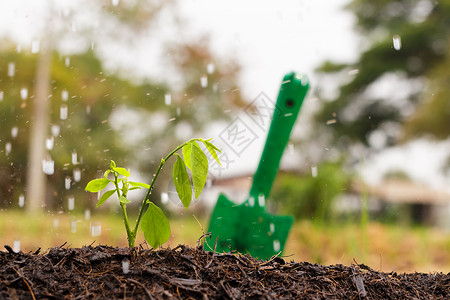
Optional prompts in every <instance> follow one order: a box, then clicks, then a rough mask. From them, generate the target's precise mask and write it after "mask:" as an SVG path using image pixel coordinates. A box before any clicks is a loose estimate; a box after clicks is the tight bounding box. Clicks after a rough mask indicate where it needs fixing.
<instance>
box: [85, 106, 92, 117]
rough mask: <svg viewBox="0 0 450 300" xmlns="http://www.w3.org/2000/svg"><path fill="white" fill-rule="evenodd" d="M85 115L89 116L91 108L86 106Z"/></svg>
mask: <svg viewBox="0 0 450 300" xmlns="http://www.w3.org/2000/svg"><path fill="white" fill-rule="evenodd" d="M86 113H87V114H88V115H89V114H90V113H91V106H90V105H88V106H86Z"/></svg>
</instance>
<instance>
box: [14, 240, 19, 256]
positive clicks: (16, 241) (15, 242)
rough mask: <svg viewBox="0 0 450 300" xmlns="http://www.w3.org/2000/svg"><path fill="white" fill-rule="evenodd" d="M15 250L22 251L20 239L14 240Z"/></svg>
mask: <svg viewBox="0 0 450 300" xmlns="http://www.w3.org/2000/svg"><path fill="white" fill-rule="evenodd" d="M13 251H14V252H16V253H19V252H20V240H14V243H13Z"/></svg>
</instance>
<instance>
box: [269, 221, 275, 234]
mask: <svg viewBox="0 0 450 300" xmlns="http://www.w3.org/2000/svg"><path fill="white" fill-rule="evenodd" d="M269 227H270V233H275V224H273V223H270V225H269Z"/></svg>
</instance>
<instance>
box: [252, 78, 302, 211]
mask: <svg viewBox="0 0 450 300" xmlns="http://www.w3.org/2000/svg"><path fill="white" fill-rule="evenodd" d="M308 89H309V81H308V78H307V77H306V76H305V75H300V74H297V73H294V72H291V73H288V74H286V75H285V76H284V78H283V81H282V83H281V87H280V92H279V94H278V98H277V103H276V106H275V109H274V113H273V118H272V123H271V124H270V129H269V134H268V135H267V140H266V144H265V145H264V150H263V153H262V156H261V160H260V161H259V165H258V169H257V170H256V173H255V176H254V177H253V184H252V188H251V190H250V197H253V199H258V197H261V195H264V197H265V199H267V197H268V196H269V193H270V190H271V189H272V184H273V181H274V180H275V176H276V175H277V171H278V167H279V165H280V160H281V157H282V155H283V152H284V149H285V148H286V145H287V143H288V141H289V136H290V135H291V131H292V128H293V126H294V123H295V120H296V119H297V116H298V113H299V111H300V107H301V106H302V104H303V100H304V99H305V96H306V93H307V92H308ZM256 203H258V201H256Z"/></svg>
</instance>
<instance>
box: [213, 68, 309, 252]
mask: <svg viewBox="0 0 450 300" xmlns="http://www.w3.org/2000/svg"><path fill="white" fill-rule="evenodd" d="M308 88H309V82H308V79H307V78H306V76H304V75H300V74H296V73H294V72H291V73H288V74H286V75H285V76H284V78H283V81H282V83H281V87H280V92H279V94H278V98H277V102H276V107H275V110H274V113H273V118H272V123H271V125H270V129H269V134H268V136H267V140H266V144H265V146H264V150H263V153H262V156H261V160H260V161H259V165H258V169H257V170H256V173H255V176H254V177H253V184H252V187H251V189H250V194H249V196H248V198H247V200H246V201H245V202H244V203H243V204H240V205H237V204H235V203H234V202H232V201H230V200H229V199H228V198H227V197H226V196H225V195H224V194H221V195H220V196H219V199H218V200H217V204H216V207H215V208H214V211H213V213H212V215H211V221H210V223H209V229H208V232H210V233H211V240H210V241H209V242H208V241H207V242H205V249H206V250H209V251H213V249H214V247H216V251H217V252H230V251H231V250H237V251H238V252H240V253H249V254H250V255H252V256H253V257H256V258H259V259H269V258H270V257H272V256H273V255H277V254H280V253H281V251H283V248H284V245H285V243H286V239H287V237H288V234H289V230H290V228H291V226H292V223H293V217H291V216H273V215H271V214H269V213H268V212H267V211H266V208H265V206H266V200H267V199H268V196H269V193H270V190H271V188H272V184H273V181H274V180H275V176H276V175H277V172H278V166H279V164H280V160H281V156H282V155H283V152H284V149H285V148H286V145H287V143H288V140H289V136H290V134H291V130H292V127H293V126H294V123H295V120H296V119H297V116H298V113H299V111H300V107H301V106H302V103H303V100H304V99H305V96H306V93H307V91H308ZM216 239H217V244H215V241H216ZM211 244H212V245H211Z"/></svg>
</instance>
